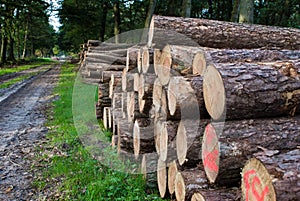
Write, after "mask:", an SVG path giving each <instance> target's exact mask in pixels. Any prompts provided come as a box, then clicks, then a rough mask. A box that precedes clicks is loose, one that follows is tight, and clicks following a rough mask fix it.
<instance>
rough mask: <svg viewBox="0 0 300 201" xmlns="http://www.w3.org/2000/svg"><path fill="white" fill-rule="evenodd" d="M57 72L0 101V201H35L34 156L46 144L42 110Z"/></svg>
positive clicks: (32, 80)
mask: <svg viewBox="0 0 300 201" xmlns="http://www.w3.org/2000/svg"><path fill="white" fill-rule="evenodd" d="M59 72H60V65H56V66H54V67H53V68H52V69H50V70H48V71H44V72H43V73H41V74H39V75H38V76H36V77H34V78H32V79H30V81H28V83H27V84H26V85H25V86H24V87H22V88H21V89H19V90H18V91H17V92H16V93H14V94H12V95H10V96H9V97H8V98H6V99H5V100H3V101H2V102H0V200H3V201H4V200H5V201H6V200H9V201H11V200H35V199H34V197H35V196H36V190H35V188H34V186H32V181H33V178H34V176H35V174H36V171H37V170H36V168H33V167H35V166H33V164H35V163H36V161H35V160H34V159H35V157H34V156H35V151H36V148H37V146H42V144H43V142H45V135H46V133H47V128H46V126H45V125H44V123H45V121H46V114H45V111H46V109H47V108H48V107H49V105H50V103H51V102H52V101H53V100H54V99H55V98H56V97H54V96H53V95H52V92H53V88H54V87H55V85H56V84H57V82H58V78H59ZM0 79H1V77H0Z"/></svg>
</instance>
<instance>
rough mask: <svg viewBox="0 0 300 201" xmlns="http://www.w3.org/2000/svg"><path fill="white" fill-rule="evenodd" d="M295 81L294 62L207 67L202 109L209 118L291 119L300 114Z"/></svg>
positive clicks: (296, 72)
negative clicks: (203, 108)
mask: <svg viewBox="0 0 300 201" xmlns="http://www.w3.org/2000/svg"><path fill="white" fill-rule="evenodd" d="M215 67H217V69H216V68H215ZM299 79H300V74H299V67H298V64H297V61H291V62H283V63H282V62H271V63H244V64H240V63H233V64H215V65H209V66H208V69H207V71H206V73H205V75H204V79H203V87H204V88H203V95H204V101H205V106H206V109H207V111H208V113H209V114H210V116H211V117H212V118H213V119H224V118H225V115H226V118H227V119H245V118H261V117H274V116H287V115H290V116H294V115H295V114H299V113H300V107H299V105H300V91H299V88H300V82H299Z"/></svg>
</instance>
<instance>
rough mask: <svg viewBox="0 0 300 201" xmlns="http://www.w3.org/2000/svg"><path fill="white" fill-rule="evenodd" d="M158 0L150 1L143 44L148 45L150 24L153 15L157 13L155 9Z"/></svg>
mask: <svg viewBox="0 0 300 201" xmlns="http://www.w3.org/2000/svg"><path fill="white" fill-rule="evenodd" d="M156 2H157V1H156V0H149V7H148V12H147V17H146V20H145V26H144V31H143V35H142V39H141V42H142V43H146V42H147V34H148V33H147V32H148V29H149V26H150V22H151V19H152V16H153V13H154V11H155V7H156Z"/></svg>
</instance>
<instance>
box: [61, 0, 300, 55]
mask: <svg viewBox="0 0 300 201" xmlns="http://www.w3.org/2000/svg"><path fill="white" fill-rule="evenodd" d="M299 12H300V2H299V0H298V1H297V0H272V1H269V0H135V1H133V0H86V1H78V0H62V3H61V9H60V11H59V16H60V20H61V23H62V25H63V26H62V27H61V29H60V33H59V41H60V47H61V48H62V49H64V50H67V51H76V50H78V48H79V46H80V44H81V43H84V42H86V41H87V40H88V39H100V40H102V41H104V40H106V39H108V38H111V37H113V36H115V35H118V33H122V32H126V31H129V30H134V29H139V28H143V27H147V26H148V25H149V23H150V19H151V16H152V14H153V13H154V14H157V15H170V16H178V17H179V16H183V17H194V18H206V19H214V20H221V21H233V22H241V23H257V24H265V25H278V26H289V27H298V28H300V14H299ZM143 38H144V36H143ZM115 39H116V42H118V37H116V38H115Z"/></svg>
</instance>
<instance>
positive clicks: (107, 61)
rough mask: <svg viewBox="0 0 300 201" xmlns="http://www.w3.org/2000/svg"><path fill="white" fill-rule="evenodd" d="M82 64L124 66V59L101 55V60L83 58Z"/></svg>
mask: <svg viewBox="0 0 300 201" xmlns="http://www.w3.org/2000/svg"><path fill="white" fill-rule="evenodd" d="M84 62H85V64H86V65H88V64H91V63H93V64H95V63H99V64H100V63H101V64H102V63H104V64H112V65H124V66H125V65H126V57H114V56H109V55H103V56H102V57H101V58H93V57H85V58H84Z"/></svg>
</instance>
